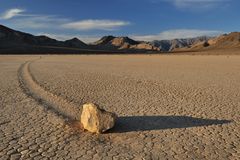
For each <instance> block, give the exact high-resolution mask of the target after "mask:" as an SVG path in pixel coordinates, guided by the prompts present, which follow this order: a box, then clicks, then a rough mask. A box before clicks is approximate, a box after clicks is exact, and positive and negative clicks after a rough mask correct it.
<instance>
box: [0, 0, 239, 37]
mask: <svg viewBox="0 0 240 160" xmlns="http://www.w3.org/2000/svg"><path fill="white" fill-rule="evenodd" d="M239 8H240V1H239V0H86V1H83V0H41V1H33V0H32V1H30V0H0V24H3V25H6V26H8V27H11V28H14V29H17V30H21V31H25V32H29V33H32V34H35V35H41V34H45V35H48V36H50V37H52V38H56V39H60V40H65V39H70V38H72V37H78V38H79V39H81V40H83V41H85V42H92V41H95V40H97V39H98V38H100V37H102V36H104V35H115V36H129V37H131V38H134V39H137V40H146V41H151V40H161V39H173V38H188V37H196V36H201V35H209V36H213V35H218V34H222V33H226V32H231V31H239V30H240V21H239V17H240V12H239Z"/></svg>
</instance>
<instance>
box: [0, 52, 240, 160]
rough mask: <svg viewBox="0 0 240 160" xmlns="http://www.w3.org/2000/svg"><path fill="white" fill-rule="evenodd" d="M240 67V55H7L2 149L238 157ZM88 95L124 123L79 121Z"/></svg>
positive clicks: (15, 154)
mask: <svg viewBox="0 0 240 160" xmlns="http://www.w3.org/2000/svg"><path fill="white" fill-rule="evenodd" d="M33 60H35V61H33ZM25 61H27V63H25ZM239 70H240V56H187V55H182V56H177V55H172V56H171V55H170V56H162V55H151V56H149V55H125V56H124V55H99V56H97V55H92V56H86V55H85V56H84V55H82V56H42V58H41V59H39V56H0V75H1V76H0V107H1V112H0V159H10V158H11V159H19V158H22V159H44V158H45V159H77V158H79V159H239V158H240V134H239V133H240V114H239V113H240V98H239V97H240V81H239V80H240V72H239ZM86 102H93V103H97V104H99V105H100V106H103V107H104V108H105V109H106V110H108V111H113V112H115V113H117V114H118V116H119V119H118V122H117V124H116V127H115V128H114V129H113V130H111V131H110V132H108V133H106V134H101V135H94V134H91V133H88V132H83V131H82V130H81V129H80V128H78V125H77V124H71V122H72V120H76V119H77V117H78V116H79V118H80V114H79V113H80V110H81V105H82V104H84V103H86Z"/></svg>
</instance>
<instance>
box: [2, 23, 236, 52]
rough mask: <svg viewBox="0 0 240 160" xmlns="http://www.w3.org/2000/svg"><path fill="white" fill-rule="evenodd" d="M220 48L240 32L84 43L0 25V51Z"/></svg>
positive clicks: (232, 43)
mask: <svg viewBox="0 0 240 160" xmlns="http://www.w3.org/2000/svg"><path fill="white" fill-rule="evenodd" d="M221 48H240V32H232V33H229V34H223V35H220V36H218V37H207V36H202V37H196V38H186V39H173V40H154V41H152V42H146V41H135V40H133V39H131V38H129V37H114V36H104V37H102V38H101V39H99V40H98V41H96V42H93V43H91V44H86V43H84V42H83V41H81V40H79V39H78V38H72V39H70V40H66V41H58V40H56V39H52V38H49V37H47V36H34V35H32V34H28V33H24V32H20V31H16V30H13V29H10V28H8V27H6V26H3V25H0V53H16V54H17V53H41V54H44V53H89V52H94V53H98V52H99V53H101V52H103V53H113V52H116V53H128V52H143V53H144V52H178V51H201V50H212V49H221Z"/></svg>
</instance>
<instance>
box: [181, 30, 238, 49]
mask: <svg viewBox="0 0 240 160" xmlns="http://www.w3.org/2000/svg"><path fill="white" fill-rule="evenodd" d="M237 48H240V32H232V33H229V34H223V35H220V36H218V37H214V38H210V39H208V40H206V41H202V42H198V43H195V44H194V45H192V46H191V47H189V48H186V47H183V48H180V49H179V50H178V51H180V50H181V51H184V50H188V51H204V50H215V49H237Z"/></svg>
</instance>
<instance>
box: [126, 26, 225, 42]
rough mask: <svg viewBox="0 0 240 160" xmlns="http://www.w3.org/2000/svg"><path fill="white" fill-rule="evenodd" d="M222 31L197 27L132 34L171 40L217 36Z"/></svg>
mask: <svg viewBox="0 0 240 160" xmlns="http://www.w3.org/2000/svg"><path fill="white" fill-rule="evenodd" d="M222 33H223V32H222V31H217V30H197V29H175V30H167V31H163V32H161V33H159V34H155V35H154V34H153V35H132V36H130V37H132V38H133V39H136V40H144V41H153V40H170V39H176V38H193V37H199V36H216V35H220V34H222Z"/></svg>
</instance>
